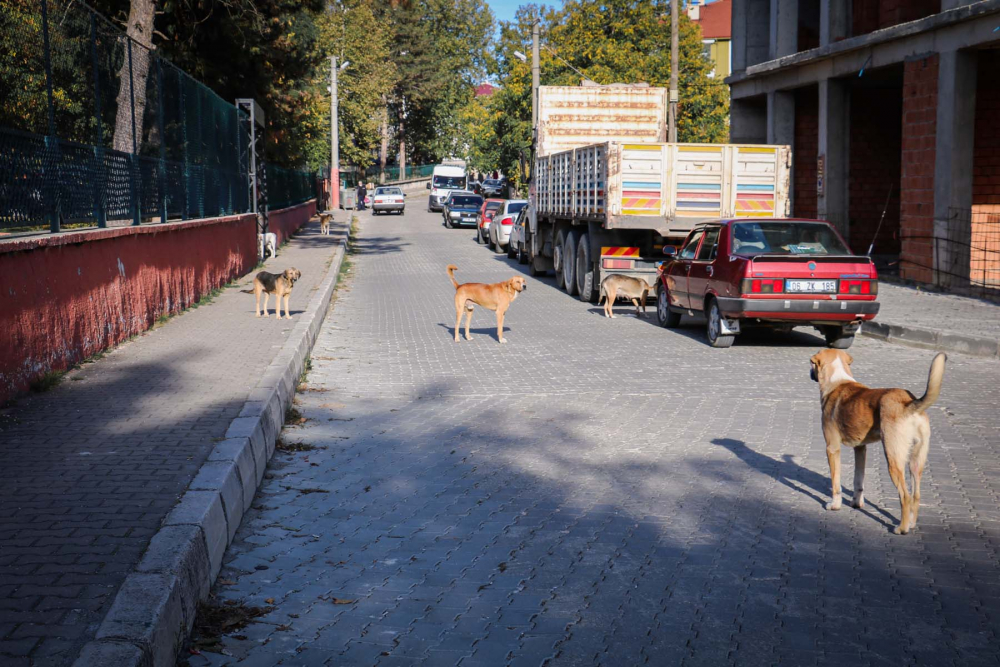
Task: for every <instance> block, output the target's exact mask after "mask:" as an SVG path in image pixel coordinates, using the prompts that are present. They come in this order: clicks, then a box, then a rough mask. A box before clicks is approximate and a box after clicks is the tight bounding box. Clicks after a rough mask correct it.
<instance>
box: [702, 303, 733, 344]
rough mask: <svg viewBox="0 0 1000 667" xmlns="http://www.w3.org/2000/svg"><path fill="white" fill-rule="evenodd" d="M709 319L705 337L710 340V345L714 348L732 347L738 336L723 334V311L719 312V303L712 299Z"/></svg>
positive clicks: (709, 306) (709, 307) (709, 305)
mask: <svg viewBox="0 0 1000 667" xmlns="http://www.w3.org/2000/svg"><path fill="white" fill-rule="evenodd" d="M707 319H708V322H707V323H706V324H705V335H706V337H707V338H708V344H709V345H711V346H712V347H731V346H732V344H733V341H734V340H736V336H735V335H733V334H726V335H723V334H722V311H720V310H719V303H718V302H717V301H716V300H715V299H712V300H711V301H710V302H709V304H708V316H707Z"/></svg>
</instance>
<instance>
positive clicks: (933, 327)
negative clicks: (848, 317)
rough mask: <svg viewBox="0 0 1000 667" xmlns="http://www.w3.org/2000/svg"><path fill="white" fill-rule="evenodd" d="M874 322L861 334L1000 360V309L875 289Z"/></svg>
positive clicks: (896, 288) (885, 286) (910, 290)
mask: <svg viewBox="0 0 1000 667" xmlns="http://www.w3.org/2000/svg"><path fill="white" fill-rule="evenodd" d="M879 302H880V303H881V304H882V306H881V309H880V311H879V314H878V316H877V317H876V318H875V320H874V321H872V322H866V323H865V324H864V326H863V327H862V333H863V334H864V335H866V336H871V337H873V338H880V339H883V340H888V341H889V342H893V343H900V344H903V345H910V346H913V347H923V348H929V349H935V350H944V351H947V352H963V353H965V354H972V355H975V356H980V357H993V358H996V357H998V356H1000V304H996V303H993V302H990V301H984V300H982V299H972V298H968V297H962V296H955V295H951V294H940V293H936V292H927V291H924V290H918V289H916V288H914V287H906V286H902V285H893V284H889V283H884V282H883V283H880V284H879Z"/></svg>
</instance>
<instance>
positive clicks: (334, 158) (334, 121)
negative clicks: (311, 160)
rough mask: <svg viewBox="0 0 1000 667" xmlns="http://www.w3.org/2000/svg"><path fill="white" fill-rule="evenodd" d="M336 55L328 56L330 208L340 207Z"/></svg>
mask: <svg viewBox="0 0 1000 667" xmlns="http://www.w3.org/2000/svg"><path fill="white" fill-rule="evenodd" d="M337 104H338V100H337V56H330V208H331V209H333V210H337V209H339V208H340V129H339V127H340V118H339V117H338V108H337Z"/></svg>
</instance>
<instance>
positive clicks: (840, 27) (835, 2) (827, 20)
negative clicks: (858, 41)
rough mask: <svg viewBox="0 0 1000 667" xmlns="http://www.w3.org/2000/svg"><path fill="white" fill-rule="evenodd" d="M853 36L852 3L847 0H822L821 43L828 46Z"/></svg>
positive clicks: (820, 17) (820, 8)
mask: <svg viewBox="0 0 1000 667" xmlns="http://www.w3.org/2000/svg"><path fill="white" fill-rule="evenodd" d="M850 36H851V3H850V2H847V0H820V2H819V45H820V46H826V45H827V44H833V43H834V42H839V41H840V40H842V39H844V38H845V37H850Z"/></svg>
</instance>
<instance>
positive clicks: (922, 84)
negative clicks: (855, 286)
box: [900, 54, 938, 282]
mask: <svg viewBox="0 0 1000 667" xmlns="http://www.w3.org/2000/svg"><path fill="white" fill-rule="evenodd" d="M937 81H938V56H937V54H934V55H932V56H928V57H926V58H920V59H917V60H911V61H907V62H906V64H905V66H904V70H903V113H902V116H903V139H902V174H901V177H900V236H901V251H900V271H901V275H902V276H903V277H904V278H907V279H910V280H917V281H920V282H932V281H933V277H934V274H933V270H932V268H933V266H934V246H933V242H932V241H931V236H932V235H933V232H934V159H935V154H936V152H935V147H934V141H935V136H936V132H937V97H938V96H937Z"/></svg>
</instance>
